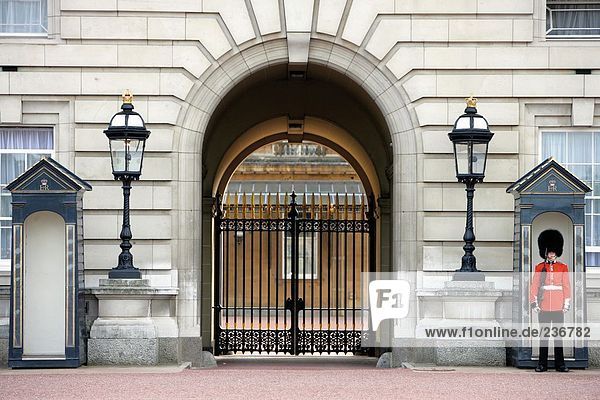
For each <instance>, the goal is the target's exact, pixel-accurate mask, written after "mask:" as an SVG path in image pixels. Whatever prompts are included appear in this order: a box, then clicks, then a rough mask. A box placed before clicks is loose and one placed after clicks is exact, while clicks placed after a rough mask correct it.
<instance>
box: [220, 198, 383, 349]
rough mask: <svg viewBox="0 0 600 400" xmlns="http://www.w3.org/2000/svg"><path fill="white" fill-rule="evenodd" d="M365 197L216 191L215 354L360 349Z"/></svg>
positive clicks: (371, 261)
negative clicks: (223, 192) (217, 192)
mask: <svg viewBox="0 0 600 400" xmlns="http://www.w3.org/2000/svg"><path fill="white" fill-rule="evenodd" d="M282 198H283V200H284V201H283V202H282V201H281V200H282ZM373 204H374V201H373V199H372V198H370V199H369V200H368V201H367V199H366V197H364V196H352V195H348V196H346V195H339V194H337V195H327V196H318V195H300V196H298V195H296V194H295V193H292V194H291V195H290V196H288V195H285V196H282V195H279V194H277V195H273V194H226V195H225V196H222V197H221V196H218V197H217V198H216V201H215V210H214V212H213V215H214V219H215V224H214V226H215V244H216V246H217V248H216V249H215V265H216V267H217V268H216V272H217V273H216V274H215V282H214V285H215V323H214V330H215V352H216V354H228V353H236V352H251V353H257V352H258V353H287V354H303V353H353V352H358V351H360V350H361V338H362V337H363V335H364V334H365V333H364V332H363V331H362V328H363V325H362V322H363V321H362V310H363V307H362V303H361V291H362V286H361V283H360V277H361V272H367V271H373V270H374V268H375V247H374V244H375V237H374V234H375V215H376V213H375V210H374V209H373Z"/></svg>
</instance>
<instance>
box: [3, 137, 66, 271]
mask: <svg viewBox="0 0 600 400" xmlns="http://www.w3.org/2000/svg"><path fill="white" fill-rule="evenodd" d="M2 128H4V129H6V128H17V129H18V128H50V129H52V150H44V149H2V148H0V154H13V153H17V154H26V155H27V154H44V155H48V156H50V157H54V154H55V153H54V152H55V151H56V129H55V127H53V126H42V125H39V126H36V125H34V126H31V125H28V126H2ZM30 167H31V165H30V166H29V167H27V166H26V168H30ZM7 184H8V183H7ZM7 184H0V191H1V192H2V193H4V187H5V186H6V185H7ZM0 220H2V221H12V217H10V218H7V217H2V216H0ZM10 265H11V259H10V258H0V271H10Z"/></svg>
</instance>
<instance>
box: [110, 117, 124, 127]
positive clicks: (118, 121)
mask: <svg viewBox="0 0 600 400" xmlns="http://www.w3.org/2000/svg"><path fill="white" fill-rule="evenodd" d="M110 126H126V125H125V114H116V115H115V116H114V117H113V119H112V121H110Z"/></svg>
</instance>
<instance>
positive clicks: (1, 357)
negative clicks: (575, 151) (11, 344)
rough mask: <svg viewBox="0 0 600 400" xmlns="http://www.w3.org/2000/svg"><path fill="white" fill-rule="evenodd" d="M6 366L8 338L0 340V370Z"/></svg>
mask: <svg viewBox="0 0 600 400" xmlns="http://www.w3.org/2000/svg"><path fill="white" fill-rule="evenodd" d="M7 366H8V338H0V368H5V367H7Z"/></svg>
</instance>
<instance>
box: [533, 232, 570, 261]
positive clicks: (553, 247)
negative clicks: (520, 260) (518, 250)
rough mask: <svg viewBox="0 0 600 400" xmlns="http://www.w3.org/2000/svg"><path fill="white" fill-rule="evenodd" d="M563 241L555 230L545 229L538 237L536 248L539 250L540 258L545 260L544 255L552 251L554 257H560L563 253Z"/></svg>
mask: <svg viewBox="0 0 600 400" xmlns="http://www.w3.org/2000/svg"><path fill="white" fill-rule="evenodd" d="M564 244H565V240H564V239H563V236H562V235H561V233H560V232H559V231H557V230H556V229H546V230H545V231H544V232H542V233H540V236H538V248H539V249H540V257H542V258H543V259H546V254H548V252H550V251H553V252H555V253H556V257H560V256H561V255H562V252H563V245H564Z"/></svg>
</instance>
